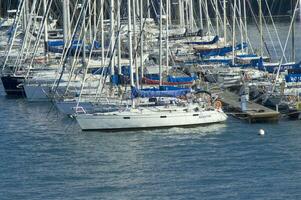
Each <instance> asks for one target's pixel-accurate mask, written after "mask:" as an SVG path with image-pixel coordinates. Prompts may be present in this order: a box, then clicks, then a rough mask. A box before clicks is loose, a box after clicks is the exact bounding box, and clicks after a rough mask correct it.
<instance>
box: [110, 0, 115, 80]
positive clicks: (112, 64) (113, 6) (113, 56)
mask: <svg viewBox="0 0 301 200" xmlns="http://www.w3.org/2000/svg"><path fill="white" fill-rule="evenodd" d="M114 1H115V0H111V3H110V31H111V49H110V55H111V57H112V60H111V65H110V68H111V76H113V75H114V67H115V51H114V46H115V27H114V26H115V10H114V9H115V4H114Z"/></svg>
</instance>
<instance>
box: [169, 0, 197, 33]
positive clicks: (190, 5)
mask: <svg viewBox="0 0 301 200" xmlns="http://www.w3.org/2000/svg"><path fill="white" fill-rule="evenodd" d="M167 1H168V0H167ZM187 5H188V6H189V28H190V31H192V29H193V7H192V6H193V2H192V0H190V1H189V4H188V3H187ZM167 12H168V11H167V9H166V13H167Z"/></svg>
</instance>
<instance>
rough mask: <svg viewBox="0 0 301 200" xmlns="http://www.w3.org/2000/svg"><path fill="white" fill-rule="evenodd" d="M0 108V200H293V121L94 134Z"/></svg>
mask: <svg viewBox="0 0 301 200" xmlns="http://www.w3.org/2000/svg"><path fill="white" fill-rule="evenodd" d="M0 109H1V112H0V121H1V125H0V130H1V136H0V180H1V181H0V194H1V196H0V199H5V200H6V199H9V200H11V199H22V200H23V199H39V200H40V199H45V200H46V199H51V200H53V199H68V200H69V199H70V200H71V199H72V200H74V199H273V200H274V199H301V131H300V129H301V122H300V121H294V122H292V121H283V122H280V123H279V124H253V125H250V124H247V123H243V122H241V121H237V120H235V119H230V120H229V121H228V122H227V123H226V124H217V125H212V126H207V127H198V128H185V129H183V128H173V129H169V130H168V129H167V130H153V131H140V132H119V133H100V132H81V131H80V129H79V126H78V125H77V124H76V123H75V122H74V121H73V120H72V119H68V118H65V117H64V116H62V115H60V114H59V113H57V112H56V111H55V109H53V107H52V105H51V104H45V103H39V104H37V103H28V102H26V101H25V100H22V99H17V100H16V99H7V98H5V97H4V96H1V97H0ZM260 128H264V129H265V130H266V135H265V136H264V137H261V136H258V135H257V133H258V130H259V129H260Z"/></svg>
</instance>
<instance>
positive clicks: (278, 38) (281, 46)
mask: <svg viewBox="0 0 301 200" xmlns="http://www.w3.org/2000/svg"><path fill="white" fill-rule="evenodd" d="M264 1H265V4H266V6H267V10H268V12H269V15H270V18H271V21H272V24H273V27H274V30H275V32H276V36H277V40H278V43H279V45H280V48H281V51H282V53H283V52H284V49H283V45H282V42H281V41H280V37H279V34H278V30H277V28H276V25H275V22H274V18H273V17H272V13H271V9H270V8H269V5H268V2H267V0H264ZM277 57H278V56H277ZM284 59H285V62H287V58H286V56H285V57H284Z"/></svg>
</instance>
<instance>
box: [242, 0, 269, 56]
mask: <svg viewBox="0 0 301 200" xmlns="http://www.w3.org/2000/svg"><path fill="white" fill-rule="evenodd" d="M246 1H247V3H248V5H249V8H250V11H251V14H252V17H253V18H254V21H255V25H256V28H257V29H258V30H259V29H260V28H259V25H258V21H257V19H256V16H255V13H254V11H253V9H252V5H251V3H250V1H249V0H246ZM262 40H263V43H264V46H265V49H266V50H267V53H268V55H269V57H271V53H270V50H269V48H268V45H267V43H266V41H265V39H264V37H263V36H262Z"/></svg>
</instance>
